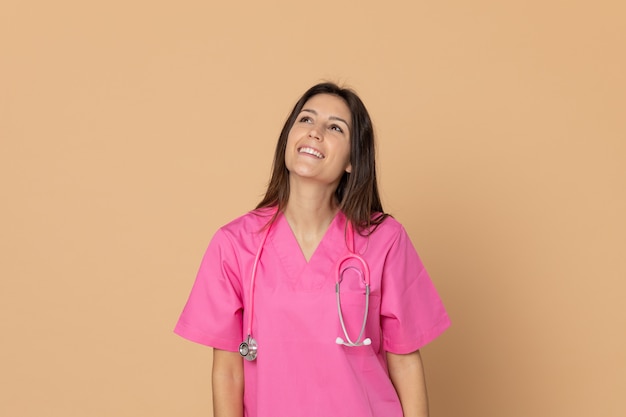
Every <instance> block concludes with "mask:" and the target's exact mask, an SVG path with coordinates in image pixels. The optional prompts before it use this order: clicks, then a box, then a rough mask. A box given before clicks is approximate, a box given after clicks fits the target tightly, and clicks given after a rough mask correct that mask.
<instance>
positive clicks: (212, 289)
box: [174, 229, 243, 351]
mask: <svg viewBox="0 0 626 417" xmlns="http://www.w3.org/2000/svg"><path fill="white" fill-rule="evenodd" d="M239 276H240V274H239V267H238V263H237V256H236V251H235V249H234V247H233V245H232V242H231V241H230V239H229V238H228V236H227V234H226V233H224V232H223V231H222V230H221V229H220V230H218V232H217V233H216V234H215V236H214V237H213V239H212V240H211V243H210V244H209V247H208V248H207V250H206V252H205V254H204V257H203V258H202V263H201V264H200V269H199V270H198V275H197V276H196V280H195V282H194V285H193V287H192V289H191V293H190V295H189V298H188V300H187V303H186V305H185V307H184V309H183V312H182V313H181V315H180V318H179V319H178V323H177V324H176V327H175V328H174V332H175V333H176V334H178V335H180V336H182V337H184V338H185V339H188V340H191V341H192V342H196V343H200V344H203V345H207V346H212V347H214V348H218V349H223V350H230V351H236V350H237V348H238V346H239V343H241V334H242V325H243V321H242V317H243V302H242V300H243V297H242V289H241V280H240V279H239Z"/></svg>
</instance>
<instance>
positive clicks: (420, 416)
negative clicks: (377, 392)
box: [387, 350, 428, 417]
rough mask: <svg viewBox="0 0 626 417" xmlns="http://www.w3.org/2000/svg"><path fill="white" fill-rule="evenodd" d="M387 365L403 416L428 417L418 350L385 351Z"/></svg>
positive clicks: (426, 398)
mask: <svg viewBox="0 0 626 417" xmlns="http://www.w3.org/2000/svg"><path fill="white" fill-rule="evenodd" d="M387 365H388V367H389V377H390V378H391V382H392V383H393V386H394V387H395V388H396V392H397V393H398V397H399V398H400V404H402V411H403V414H404V417H428V394H427V393H426V380H425V378H424V367H423V365H422V357H421V356H420V351H419V350H416V351H415V352H413V353H409V354H406V355H397V354H394V353H389V352H387Z"/></svg>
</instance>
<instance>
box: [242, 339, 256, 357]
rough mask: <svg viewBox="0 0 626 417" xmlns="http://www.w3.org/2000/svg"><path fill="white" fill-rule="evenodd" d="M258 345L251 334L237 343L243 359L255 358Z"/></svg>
mask: <svg viewBox="0 0 626 417" xmlns="http://www.w3.org/2000/svg"><path fill="white" fill-rule="evenodd" d="M257 348H258V345H257V343H256V340H254V339H253V338H252V336H250V335H248V337H247V338H246V340H244V341H243V342H241V343H240V344H239V354H240V355H241V356H243V358H244V359H245V360H248V361H253V360H255V359H256V354H257Z"/></svg>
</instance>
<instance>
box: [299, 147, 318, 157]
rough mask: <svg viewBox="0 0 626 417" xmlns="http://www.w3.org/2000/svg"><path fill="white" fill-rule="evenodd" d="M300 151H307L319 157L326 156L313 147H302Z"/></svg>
mask: <svg viewBox="0 0 626 417" xmlns="http://www.w3.org/2000/svg"><path fill="white" fill-rule="evenodd" d="M300 153H306V154H309V155H313V156H315V157H317V158H319V159H322V158H324V155H322V154H321V153H320V152H318V151H316V150H315V149H313V148H300Z"/></svg>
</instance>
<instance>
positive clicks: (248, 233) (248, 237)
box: [215, 208, 276, 246]
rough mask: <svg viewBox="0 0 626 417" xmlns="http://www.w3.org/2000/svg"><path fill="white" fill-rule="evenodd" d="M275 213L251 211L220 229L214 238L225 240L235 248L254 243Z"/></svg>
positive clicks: (264, 209)
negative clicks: (246, 243)
mask: <svg viewBox="0 0 626 417" xmlns="http://www.w3.org/2000/svg"><path fill="white" fill-rule="evenodd" d="M275 211H276V210H275V209H273V208H262V209H255V210H251V211H249V212H247V213H246V214H244V215H242V216H239V217H237V218H235V219H234V220H232V221H230V222H228V223H227V224H225V225H223V226H222V227H220V228H219V230H218V231H217V232H216V234H215V238H218V239H227V240H229V241H231V243H234V244H235V245H236V246H240V245H242V244H243V243H245V242H251V241H256V238H255V237H256V236H259V235H260V234H261V232H262V231H263V230H264V229H265V226H266V225H267V224H268V223H269V222H270V221H271V219H272V216H273V215H274V213H275Z"/></svg>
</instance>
